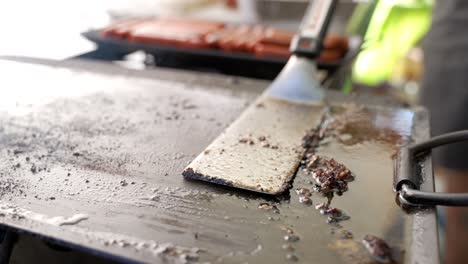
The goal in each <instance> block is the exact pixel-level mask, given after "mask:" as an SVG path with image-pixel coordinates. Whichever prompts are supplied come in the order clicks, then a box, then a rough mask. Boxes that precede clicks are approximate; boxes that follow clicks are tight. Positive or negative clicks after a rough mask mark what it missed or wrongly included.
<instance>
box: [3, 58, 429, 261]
mask: <svg viewBox="0 0 468 264" xmlns="http://www.w3.org/2000/svg"><path fill="white" fill-rule="evenodd" d="M47 64H48V65H47ZM53 64H54V63H42V64H40V63H39V64H37V63H36V64H31V63H26V62H13V61H8V60H2V61H0V69H1V71H2V73H3V74H2V78H1V79H0V82H1V83H2V85H1V86H0V87H1V93H2V96H1V99H0V101H1V104H0V159H1V161H2V162H1V163H0V223H1V225H3V226H8V227H11V228H15V229H18V230H21V231H23V232H30V233H34V234H37V235H40V236H42V237H44V238H50V239H53V240H55V241H56V242H58V243H63V244H65V245H67V246H70V247H73V248H78V249H81V250H86V251H89V252H91V253H95V254H100V255H104V256H107V257H111V258H114V259H115V260H118V261H124V262H154V263H160V262H164V261H167V262H169V263H179V262H193V261H195V260H197V259H198V260H199V261H201V262H203V261H210V262H212V263H217V262H223V263H240V262H244V261H248V262H249V263H283V262H284V261H285V260H286V256H287V255H288V254H292V253H293V254H295V255H296V256H297V257H298V259H299V262H304V263H315V262H319V261H320V262H323V263H340V262H353V263H371V262H372V259H371V258H370V257H369V256H368V254H367V253H366V252H365V250H364V248H363V246H362V245H361V242H360V241H361V240H362V238H363V237H364V235H366V234H374V235H377V236H380V237H382V238H385V239H386V240H387V242H388V243H389V244H390V245H391V246H393V247H395V250H396V251H397V252H398V253H399V258H398V260H400V261H403V260H406V261H414V260H415V258H420V259H419V260H425V261H428V260H430V259H431V258H432V257H433V256H434V254H435V256H437V252H436V249H437V245H436V244H435V243H434V242H431V241H430V240H431V239H432V240H434V234H435V241H437V237H436V229H435V217H434V212H433V210H426V211H425V212H419V213H418V214H416V215H406V214H404V213H403V212H402V211H401V210H400V209H399V207H398V206H397V205H396V204H395V201H394V200H395V195H394V193H393V192H392V177H393V175H392V174H393V162H392V155H393V154H394V151H395V144H396V142H397V141H396V140H403V141H407V140H415V141H418V140H420V139H423V138H427V137H428V129H427V116H425V115H424V113H423V112H421V111H418V110H402V109H394V108H385V107H375V106H369V107H366V108H365V109H366V110H365V115H364V116H365V118H364V119H362V120H358V121H355V123H352V122H351V123H350V124H349V128H348V130H347V132H346V133H345V134H347V135H346V136H344V137H343V138H340V137H336V138H328V139H326V140H325V141H324V142H322V144H321V146H320V148H319V149H318V154H319V155H324V156H328V157H333V158H335V159H336V160H337V161H339V162H341V163H344V164H345V165H346V166H348V167H349V168H350V169H351V170H352V171H353V172H354V173H355V174H356V177H357V178H356V180H355V181H354V182H352V183H350V186H349V191H348V192H346V193H345V194H344V195H343V197H337V198H335V199H334V201H333V205H334V206H337V207H339V208H340V209H343V210H344V211H345V212H346V213H348V214H349V215H350V216H351V219H350V220H348V221H343V222H341V223H340V224H341V225H342V227H338V226H334V225H330V224H327V223H326V217H324V216H323V215H320V213H319V212H318V211H317V210H315V209H314V208H313V206H307V205H304V204H301V203H299V202H298V196H297V195H296V193H295V192H294V191H293V190H291V191H290V192H288V193H287V194H285V195H284V196H282V197H279V198H271V197H263V196H259V195H258V194H252V193H248V192H240V191H236V190H232V189H228V188H222V187H219V186H214V185H209V184H205V183H199V182H192V181H186V180H184V179H183V178H182V177H181V172H182V170H183V169H184V167H185V166H186V165H187V164H188V162H190V161H191V160H192V159H193V158H194V157H195V156H196V155H197V154H198V153H199V152H200V151H202V150H203V149H204V148H205V147H206V145H208V144H209V143H210V142H211V141H212V140H213V139H214V138H215V137H216V136H217V135H218V134H219V133H221V132H222V131H223V129H224V127H225V126H227V125H229V124H230V122H232V121H233V120H234V119H235V118H236V117H237V116H238V115H239V114H240V113H241V112H242V110H243V109H244V108H245V107H246V106H247V105H248V104H249V103H250V102H252V100H253V99H254V98H255V97H256V96H257V95H259V94H260V93H261V91H262V90H263V89H264V88H265V87H266V86H267V85H268V83H267V82H263V81H253V80H248V79H238V78H236V79H232V78H226V77H223V76H216V75H205V76H197V75H196V74H190V73H183V72H174V71H167V70H161V71H151V72H145V71H143V72H141V73H138V72H135V71H128V70H122V69H119V68H117V67H114V66H109V65H103V64H97V63H89V62H79V63H78V64H79V65H80V66H79V67H76V65H73V63H56V64H57V65H55V66H54V65H53ZM329 98H330V100H331V101H332V102H334V103H333V105H334V106H333V107H332V109H333V111H332V112H333V113H335V114H339V113H343V110H346V109H348V108H347V107H348V106H347V105H343V103H342V102H340V100H341V99H340V98H339V96H337V95H330V96H329ZM355 100H358V101H359V99H355ZM365 101H368V102H371V101H369V100H368V99H365ZM416 121H417V122H416ZM382 131H384V132H382ZM382 133H384V134H382ZM389 135H390V136H389ZM427 162H428V161H427ZM426 165H427V166H426V167H425V169H426V170H427V169H429V170H430V169H431V168H430V164H429V163H427V164H426ZM425 184H426V185H423V188H429V189H430V188H432V175H429V174H428V177H426V183H425ZM300 187H308V188H310V187H311V186H310V183H309V179H308V178H307V177H306V176H305V175H304V174H302V173H301V172H300V171H299V172H298V174H297V176H296V179H295V181H294V183H293V189H295V188H300ZM312 199H313V201H314V204H318V203H320V202H322V201H324V200H325V198H321V197H320V196H317V195H315V194H314V195H313V196H312ZM264 202H268V203H271V204H276V206H277V208H278V211H279V212H276V210H271V211H265V210H261V209H259V208H258V206H259V204H260V203H264ZM60 216H61V218H60ZM288 228H289V229H292V230H294V233H295V234H297V235H298V236H299V237H300V240H299V241H297V242H288V241H285V238H284V236H285V235H287V229H288ZM343 229H346V230H349V231H351V232H352V233H353V234H354V238H353V239H341V238H340V230H343ZM421 229H422V230H426V231H425V232H422V231H421ZM427 230H434V232H431V231H427ZM418 232H419V233H418ZM415 241H416V242H417V243H413V242H415ZM285 244H286V245H287V244H290V245H291V246H292V247H294V249H295V250H294V252H289V251H287V250H284V249H282V248H283V245H285ZM284 247H286V248H287V246H284ZM422 248H423V249H425V250H426V251H427V252H431V251H433V253H429V254H428V253H427V252H426V251H425V252H426V253H424V254H421V252H418V250H421V249H422ZM434 248H435V249H434ZM435 259H437V258H435ZM434 262H436V260H434ZM426 263H428V262H426Z"/></svg>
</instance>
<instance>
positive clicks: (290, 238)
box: [283, 227, 301, 242]
mask: <svg viewBox="0 0 468 264" xmlns="http://www.w3.org/2000/svg"><path fill="white" fill-rule="evenodd" d="M283 229H284V231H286V235H285V236H284V237H283V239H284V240H285V241H287V242H297V241H299V240H301V238H300V237H299V236H298V235H297V234H296V233H295V232H294V230H292V229H291V228H289V227H285V228H283Z"/></svg>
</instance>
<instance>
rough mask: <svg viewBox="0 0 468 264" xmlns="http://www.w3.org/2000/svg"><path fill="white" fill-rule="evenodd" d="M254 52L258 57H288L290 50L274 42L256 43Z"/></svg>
mask: <svg viewBox="0 0 468 264" xmlns="http://www.w3.org/2000/svg"><path fill="white" fill-rule="evenodd" d="M254 54H255V56H258V57H279V58H289V56H290V55H291V52H290V51H289V48H288V47H285V46H281V45H274V44H264V43H258V44H257V45H255V48H254Z"/></svg>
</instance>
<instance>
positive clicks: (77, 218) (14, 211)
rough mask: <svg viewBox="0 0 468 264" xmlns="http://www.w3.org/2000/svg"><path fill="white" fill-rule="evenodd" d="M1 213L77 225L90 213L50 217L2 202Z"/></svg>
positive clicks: (44, 221) (53, 223) (55, 223)
mask: <svg viewBox="0 0 468 264" xmlns="http://www.w3.org/2000/svg"><path fill="white" fill-rule="evenodd" d="M0 213H3V214H5V215H11V216H13V217H18V218H25V219H30V220H34V221H38V222H41V223H45V224H50V225H55V226H62V225H75V224H78V223H79V222H81V221H83V220H86V219H88V215H86V214H75V215H72V216H70V217H66V216H54V217H49V216H47V215H44V214H39V213H35V212H33V211H29V210H27V209H24V208H19V207H17V206H14V205H9V204H2V205H1V206H0Z"/></svg>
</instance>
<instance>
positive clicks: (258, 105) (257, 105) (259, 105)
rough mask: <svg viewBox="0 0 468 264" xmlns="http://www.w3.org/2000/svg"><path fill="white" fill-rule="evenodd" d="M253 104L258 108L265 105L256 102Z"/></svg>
mask: <svg viewBox="0 0 468 264" xmlns="http://www.w3.org/2000/svg"><path fill="white" fill-rule="evenodd" d="M255 106H256V107H258V108H263V107H265V104H264V103H258V104H256V105H255Z"/></svg>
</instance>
